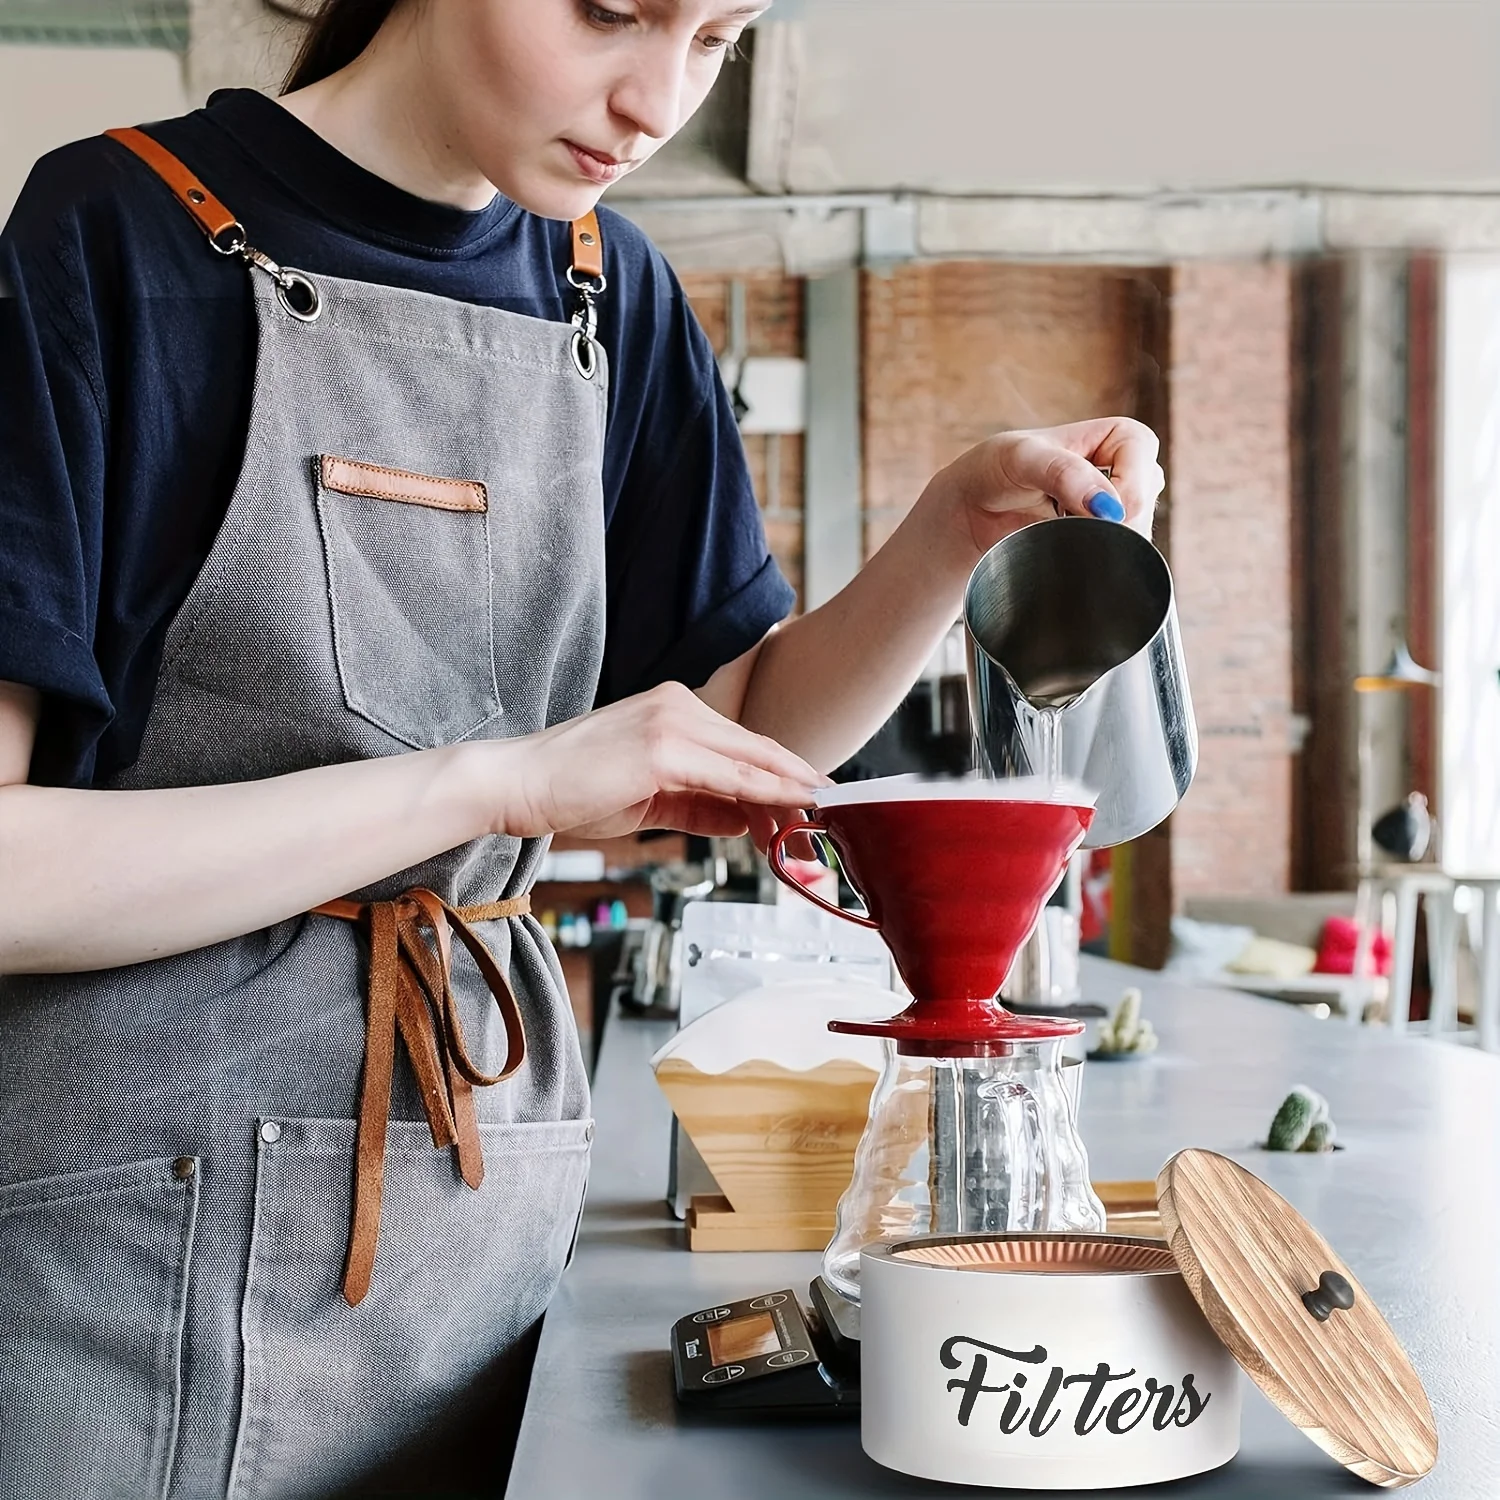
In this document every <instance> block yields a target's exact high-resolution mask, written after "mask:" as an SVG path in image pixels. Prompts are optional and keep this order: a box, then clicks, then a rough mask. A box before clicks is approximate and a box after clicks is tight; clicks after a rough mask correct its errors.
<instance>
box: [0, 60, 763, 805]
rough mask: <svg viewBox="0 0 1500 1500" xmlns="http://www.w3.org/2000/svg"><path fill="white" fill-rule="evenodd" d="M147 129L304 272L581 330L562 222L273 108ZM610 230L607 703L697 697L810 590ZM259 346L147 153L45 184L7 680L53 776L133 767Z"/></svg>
mask: <svg viewBox="0 0 1500 1500" xmlns="http://www.w3.org/2000/svg"><path fill="white" fill-rule="evenodd" d="M127 123H128V122H127ZM149 133H150V134H151V135H152V136H154V137H155V138H156V139H157V140H159V141H160V142H161V144H162V145H164V146H165V147H166V148H167V149H168V150H170V151H171V152H173V154H174V155H176V156H178V157H180V158H181V159H182V160H183V161H184V162H185V163H186V164H187V165H188V166H189V167H190V168H191V169H192V170H193V171H194V172H195V173H197V174H198V175H199V176H200V177H201V178H202V180H203V181H204V182H205V183H206V184H207V186H208V187H209V188H210V189H211V190H212V191H213V192H214V193H215V194H216V195H217V196H218V197H219V198H220V199H222V200H223V201H224V202H225V203H226V204H227V205H228V206H229V208H230V209H231V211H232V212H233V213H235V214H236V215H237V216H238V217H239V219H240V220H241V222H242V223H243V224H244V225H245V226H246V229H247V231H248V234H249V238H250V242H251V243H252V244H253V245H255V246H257V247H258V248H260V249H262V250H264V251H265V252H266V253H267V254H268V255H270V256H272V257H273V258H274V259H276V260H278V261H281V262H282V263H283V264H286V265H293V266H300V267H302V268H304V269H306V270H308V271H321V272H323V273H325V274H327V275H331V276H340V277H346V278H349V279H352V280H357V281H367V282H375V283H379V284H383V285H388V286H399V287H408V288H412V289H415V290H418V291H424V292H431V293H435V294H437V295H439V296H445V297H452V298H456V299H459V300H462V301H466V302H473V303H480V304H483V305H485V306H492V307H502V308H507V309H509V310H511V311H513V312H518V313H525V314H528V315H530V316H532V317H539V318H548V319H551V320H554V321H557V322H562V321H565V320H566V319H567V317H568V316H569V314H570V313H571V311H572V301H571V296H572V294H571V293H570V292H569V289H568V287H567V285H566V283H565V282H564V280H563V273H564V271H565V270H566V267H567V265H568V262H569V259H570V256H569V240H568V228H567V225H566V224H563V223H559V222H556V221H552V220H547V219H540V218H537V217H536V216H535V215H533V214H530V213H527V212H526V211H525V210H524V209H522V208H520V207H519V206H517V205H516V204H514V203H511V202H509V201H508V200H506V199H503V198H497V199H495V200H494V201H493V202H492V203H491V204H490V205H489V206H488V207H487V208H484V209H481V210H479V211H478V212H475V213H470V212H466V211H464V210H462V209H456V208H451V207H447V206H445V205H442V204H435V203H430V202H427V201H425V200H423V199H420V198H415V197H413V196H412V195H411V194H409V193H406V192H403V191H402V190H400V189H399V188H396V187H393V186H392V185H391V184H390V183H388V182H385V181H383V180H382V179H380V178H378V177H375V176H373V175H372V174H371V173H369V172H367V171H365V170H364V169H363V168H361V167H359V166H357V165H355V163H353V162H352V161H350V160H349V159H348V158H347V157H345V156H343V155H341V154H340V153H339V152H338V151H336V150H334V148H333V147H332V146H330V145H329V144H328V143H327V142H325V141H324V140H322V139H321V137H319V136H318V135H316V134H315V133H314V132H313V131H311V130H309V129H308V128H307V127H306V126H305V125H303V124H302V123H301V122H300V121H299V120H297V119H296V118H295V117H294V116H292V115H290V114H289V113H287V111H286V110H284V109H283V108H282V107H281V106H280V105H279V104H277V103H275V101H273V100H271V99H267V98H265V97H263V96H262V95H260V94H257V93H254V92H251V91H249V90H239V89H237V90H231V91H226V92H224V93H220V94H216V95H215V96H214V97H213V98H212V99H211V100H210V101H209V104H208V107H207V108H206V109H203V110H198V111H196V112H195V113H193V114H190V115H187V116H184V117H183V118H181V119H177V120H168V121H164V122H162V123H160V124H157V125H152V126H150V127H149ZM600 223H601V228H602V232H603V238H604V258H605V274H606V276H607V277H608V279H609V287H608V290H607V291H606V293H605V294H604V296H603V297H602V298H601V299H600V330H599V332H600V339H601V341H602V342H603V344H604V346H605V349H606V351H607V353H608V356H609V369H610V389H609V408H608V428H607V434H606V440H605V451H604V514H605V522H606V527H607V531H606V544H605V551H606V575H607V596H608V597H607V601H606V620H607V627H606V629H607V634H606V643H605V654H604V668H603V675H602V678H601V682H600V687H599V701H600V702H601V703H603V702H610V701H613V700H615V699H617V698H621V697H625V696H627V695H628V694H631V693H635V692H640V691H642V690H644V689H645V688H648V687H651V686H653V685H654V684H656V683H658V682H663V681H667V680H670V679H676V680H680V681H684V682H686V683H688V684H689V686H693V687H696V686H699V685H700V684H701V683H702V682H704V681H706V680H707V678H708V677H709V676H710V675H712V673H713V672H714V671H715V669H717V668H718V667H720V666H722V665H723V664H724V663H725V662H727V661H730V660H732V659H733V658H734V657H736V656H738V655H739V654H741V653H742V652H744V651H746V650H748V649H749V648H750V647H751V646H752V645H754V644H755V642H756V641H757V640H759V639H760V637H761V636H762V635H764V634H765V632H766V631H767V630H768V629H769V628H770V627H771V626H772V625H773V624H775V623H776V622H777V621H778V620H780V619H781V618H782V617H783V616H785V614H786V613H787V612H788V610H789V609H790V608H791V605H792V599H793V595H792V591H791V589H790V588H789V587H788V585H787V583H786V580H785V579H784V578H783V577H782V575H781V572H780V571H779V569H778V568H777V567H776V564H775V562H774V560H773V559H772V558H771V557H770V555H769V553H768V551H767V548H766V541H765V533H764V529H763V527H762V524H761V519H760V513H759V511H758V509H757V507H756V503H755V497H754V493H753V491H752V490H751V486H750V479H749V474H748V471H747V469H746V465H745V458H744V451H743V448H742V447H741V444H740V440H739V434H738V431H737V430H736V428H735V424H734V416H733V413H732V411H731V409H730V406H729V402H728V399H727V397H726V395H725V393H724V389H723V386H722V384H721V383H720V381H719V378H718V372H717V368H716V366H715V362H714V358H713V352H712V350H711V349H710V348H709V345H708V341H707V339H706V338H705V337H704V335H703V331H702V329H701V328H700V327H699V326H698V323H697V321H696V319H695V318H694V317H693V314H692V310H691V309H690V308H689V306H688V304H687V301H686V298H685V297H684V296H683V293H682V289H681V287H680V286H679V285H678V283H677V280H676V278H675V277H674V276H673V275H672V272H671V270H670V269H669V268H668V266H667V264H666V262H665V261H664V260H663V259H662V258H661V256H660V254H658V253H657V251H656V250H655V249H654V248H653V247H652V246H651V244H650V243H649V241H647V240H646V238H645V237H644V236H643V235H642V234H641V232H640V231H639V230H637V229H636V228H634V227H633V226H632V225H631V224H630V223H629V222H628V221H626V220H624V219H622V218H620V217H619V216H618V215H616V214H613V213H610V212H608V211H601V213H600ZM565 297H566V298H567V299H569V300H567V301H565ZM255 342H256V338H255V314H254V307H253V301H252V293H251V289H250V283H249V272H248V271H247V270H246V269H245V267H244V266H243V264H241V263H240V262H239V261H237V260H230V259H227V258H223V257H220V256H218V255H215V254H214V253H213V252H212V251H211V250H210V248H209V246H208V243H207V241H206V240H205V239H204V238H203V236H202V234H201V233H200V231H199V230H198V229H197V227H196V226H195V225H194V224H193V222H192V220H191V219H190V218H189V217H188V215H187V214H186V213H184V212H183V210H182V208H181V207H180V206H179V205H178V204H177V203H176V202H174V201H173V199H172V197H171V195H170V194H169V192H168V190H167V188H166V187H165V185H164V184H163V183H162V182H161V181H160V180H159V179H158V178H157V177H156V176H155V175H154V174H153V173H152V172H151V171H150V170H149V169H148V168H147V167H146V166H145V165H144V164H143V163H142V162H140V161H139V160H138V159H137V158H136V157H134V156H133V155H131V154H130V152H128V151H127V150H126V149H125V148H124V147H122V146H120V145H117V144H116V143H115V142H113V141H108V140H105V139H104V138H102V137H99V138H96V139H93V140H87V141H80V142H78V143H76V144H74V145H71V146H67V147H64V148H63V149H62V150H60V151H56V152H54V153H52V154H51V155H50V156H47V157H45V158H44V159H43V160H42V161H41V162H39V163H38V164H37V166H36V168H35V169H34V171H33V172H32V174H31V178H30V180H29V181H28V183H27V184H26V188H25V190H24V192H23V193H22V195H21V198H20V201H19V202H18V203H17V204H16V207H15V210H14V212H13V213H12V215H11V218H10V221H9V223H8V224H7V225H6V227H5V230H4V232H3V234H0V681H14V682H21V683H25V684H28V685H30V686H33V687H36V688H38V689H39V690H40V692H41V694H42V714H41V723H40V726H39V731H38V736H37V744H36V750H35V754H34V756H33V759H32V780H33V781H36V782H41V783H48V784H54V785H78V786H88V785H90V784H91V783H93V782H95V781H97V780H102V779H103V778H105V777H107V776H109V775H111V774H112V773H114V772H116V771H118V770H119V769H121V768H123V767H125V766H127V765H129V764H130V763H131V762H132V761H133V760H134V759H135V756H136V754H137V753H138V750H139V746H140V740H141V734H142V731H143V729H144V727H145V723H146V716H147V713H148V712H149V710H150V707H151V699H152V695H153V693H154V691H155V685H156V677H157V671H158V667H159V664H160V655H161V647H162V641H163V638H164V636H165V634H166V629H167V626H168V624H169V623H170V622H171V619H172V617H173V615H174V614H175V613H176V611H177V609H178V608H179V606H180V605H181V604H182V601H183V600H184V599H185V598H186V596H187V593H188V590H189V588H190V587H191V585H192V583H193V580H194V578H195V577H196V576H197V574H198V572H199V570H200V568H201V567H202V565H203V561H204V558H205V557H206V556H207V554H208V549H209V546H210V544H211V543H212V541H213V539H214V535H215V533H216V532H217V530H218V528H219V525H220V523H221V522H222V520H223V518H224V513H225V510H226V509H227V507H228V504H229V499H230V496H231V494H232V492H233V489H234V485H235V480H236V478H237V476H238V471H239V467H240V463H241V459H242V457H243V453H244V445H245V437H246V433H247V430H248V427H249V416H250V394H251V385H252V375H253V372H254V364H255ZM252 649H253V647H252Z"/></svg>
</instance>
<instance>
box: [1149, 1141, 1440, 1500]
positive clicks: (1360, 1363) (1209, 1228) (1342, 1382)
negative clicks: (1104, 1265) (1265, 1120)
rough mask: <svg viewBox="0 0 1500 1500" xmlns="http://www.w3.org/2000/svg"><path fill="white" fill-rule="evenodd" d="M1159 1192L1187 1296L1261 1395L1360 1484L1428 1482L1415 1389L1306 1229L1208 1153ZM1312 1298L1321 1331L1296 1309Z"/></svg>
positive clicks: (1429, 1456)
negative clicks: (1346, 1301) (1347, 1299)
mask: <svg viewBox="0 0 1500 1500" xmlns="http://www.w3.org/2000/svg"><path fill="white" fill-rule="evenodd" d="M1156 1188H1157V1198H1158V1202H1159V1206H1160V1211H1161V1219H1162V1225H1163V1227H1164V1228H1165V1230H1166V1235H1167V1241H1168V1244H1169V1245H1170V1246H1171V1250H1172V1254H1173V1256H1174V1257H1175V1258H1176V1261H1177V1264H1178V1266H1179V1268H1180V1269H1181V1271H1182V1275H1183V1279H1184V1280H1185V1281H1186V1282H1187V1284H1188V1289H1189V1290H1190V1291H1191V1292H1192V1294H1193V1296H1194V1297H1195V1298H1196V1299H1197V1302H1198V1306H1199V1307H1201V1308H1202V1309H1203V1313H1204V1316H1205V1317H1206V1318H1207V1319H1208V1321H1209V1323H1210V1324H1211V1325H1212V1327H1213V1330H1214V1332H1215V1333H1216V1334H1218V1336H1219V1338H1220V1340H1221V1341H1222V1342H1223V1343H1224V1345H1225V1347H1226V1348H1227V1349H1228V1350H1229V1351H1230V1353H1231V1354H1233V1355H1234V1357H1235V1358H1236V1359H1237V1360H1238V1361H1239V1362H1240V1365H1241V1366H1242V1367H1243V1368H1244V1371H1245V1373H1246V1374H1247V1375H1249V1376H1250V1378H1251V1379H1252V1380H1253V1381H1254V1382H1255V1383H1256V1384H1257V1385H1258V1386H1259V1387H1260V1388H1261V1390H1263V1391H1264V1392H1265V1393H1266V1395H1267V1396H1269V1397H1270V1398H1271V1400H1272V1401H1273V1402H1275V1404H1276V1405H1277V1406H1278V1407H1279V1408H1280V1409H1281V1410H1282V1412H1283V1413H1285V1415H1286V1416H1287V1417H1289V1418H1290V1419H1291V1421H1293V1422H1294V1423H1295V1424H1296V1425H1297V1426H1298V1427H1300V1428H1301V1429H1302V1430H1303V1432H1305V1433H1306V1434H1307V1435H1308V1437H1310V1438H1311V1439H1312V1440H1313V1442H1315V1443H1316V1444H1317V1445H1318V1446H1319V1447H1320V1448H1322V1449H1323V1450H1324V1451H1325V1452H1327V1453H1331V1454H1332V1455H1333V1457H1334V1458H1336V1459H1338V1461H1339V1462H1340V1463H1341V1464H1343V1465H1344V1467H1345V1468H1347V1469H1350V1470H1352V1471H1353V1472H1354V1473H1356V1474H1358V1475H1359V1476H1360V1478H1362V1479H1368V1480H1369V1481H1370V1482H1371V1483H1372V1484H1379V1485H1385V1486H1387V1487H1389V1488H1396V1487H1399V1486H1401V1485H1405V1484H1411V1483H1413V1482H1414V1481H1415V1480H1418V1479H1420V1478H1421V1477H1422V1476H1423V1475H1424V1474H1426V1473H1427V1472H1428V1471H1429V1470H1430V1469H1431V1468H1432V1466H1433V1464H1435V1463H1436V1462H1437V1429H1436V1427H1435V1426H1434V1425H1433V1420H1432V1408H1431V1407H1430V1406H1429V1405H1428V1404H1427V1395H1426V1392H1425V1391H1423V1389H1422V1382H1421V1381H1420V1380H1419V1379H1418V1378H1417V1372H1416V1371H1415V1370H1413V1369H1412V1367H1411V1362H1410V1361H1409V1360H1408V1359H1407V1357H1406V1353H1405V1351H1404V1350H1403V1349H1402V1348H1401V1345H1400V1344H1399V1343H1398V1342H1397V1340H1396V1335H1395V1334H1394V1333H1392V1332H1391V1329H1390V1326H1389V1325H1388V1324H1387V1323H1386V1321H1385V1319H1384V1318H1383V1317H1382V1316H1381V1314H1380V1310H1379V1308H1377V1307H1376V1306H1375V1304H1374V1303H1373V1302H1372V1301H1371V1300H1370V1298H1369V1296H1368V1295H1367V1294H1366V1292H1365V1290H1364V1288H1363V1287H1361V1286H1360V1285H1359V1283H1358V1282H1357V1281H1355V1279H1354V1277H1353V1276H1352V1275H1350V1273H1349V1268H1348V1267H1347V1266H1346V1265H1345V1264H1344V1263H1343V1261H1341V1260H1340V1259H1339V1258H1338V1256H1337V1255H1335V1254H1334V1253H1333V1251H1332V1250H1331V1249H1330V1248H1329V1246H1328V1244H1327V1242H1326V1241H1325V1240H1324V1239H1323V1238H1322V1236H1321V1235H1319V1234H1318V1232H1317V1231H1316V1230H1315V1229H1314V1228H1313V1227H1312V1226H1311V1225H1310V1224H1309V1223H1308V1222H1307V1220H1306V1219H1304V1218H1303V1217H1302V1215H1301V1214H1299V1213H1298V1212H1297V1210H1296V1209H1295V1208H1293V1207H1292V1205H1291V1204H1290V1203H1288V1202H1287V1201H1286V1199H1285V1198H1283V1197H1281V1195H1280V1194H1279V1193H1276V1192H1274V1191H1273V1190H1272V1189H1271V1188H1269V1187H1267V1186H1266V1184H1265V1183H1263V1182H1262V1181H1261V1180H1260V1179H1259V1178H1258V1177H1256V1176H1254V1175H1253V1174H1252V1173H1250V1172H1247V1171H1246V1170H1245V1169H1244V1168H1243V1167H1241V1166H1239V1165H1238V1164H1237V1163H1235V1162H1232V1161H1230V1160H1229V1158H1228V1157H1226V1156H1220V1155H1218V1153H1217V1152H1213V1151H1179V1152H1178V1153H1177V1155H1176V1156H1174V1157H1173V1158H1172V1159H1171V1160H1170V1161H1169V1162H1168V1163H1167V1164H1166V1166H1164V1167H1163V1168H1162V1169H1161V1172H1160V1173H1159V1174H1158V1176H1157V1179H1156ZM1325 1272H1327V1273H1331V1275H1332V1277H1334V1278H1337V1277H1343V1278H1344V1280H1345V1281H1346V1282H1347V1284H1348V1285H1347V1288H1342V1287H1340V1286H1339V1284H1338V1282H1337V1280H1333V1281H1332V1282H1331V1283H1324V1288H1325V1291H1324V1294H1323V1295H1322V1296H1321V1297H1320V1296H1319V1295H1318V1288H1319V1285H1320V1280H1321V1278H1322V1277H1323V1276H1324V1273H1325ZM1346 1290H1347V1291H1352V1293H1353V1302H1352V1305H1350V1306H1347V1307H1345V1306H1343V1305H1342V1297H1343V1294H1344V1292H1345V1291H1346ZM1309 1292H1311V1293H1313V1294H1314V1296H1313V1300H1314V1303H1315V1304H1318V1307H1319V1308H1320V1309H1321V1310H1322V1311H1323V1312H1324V1313H1325V1314H1326V1316H1325V1317H1324V1318H1323V1319H1321V1320H1320V1319H1319V1318H1318V1317H1317V1316H1316V1310H1315V1309H1310V1308H1309V1307H1308V1306H1307V1305H1306V1304H1305V1303H1304V1301H1303V1296H1304V1293H1309Z"/></svg>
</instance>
